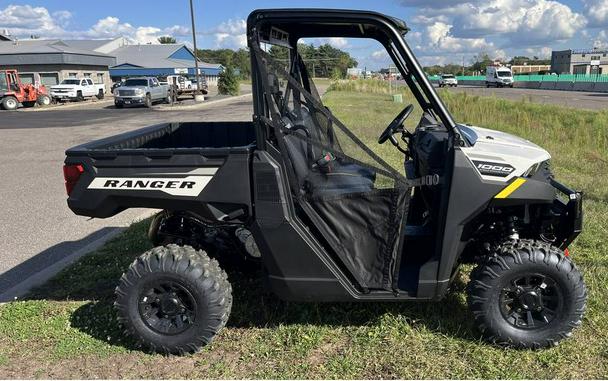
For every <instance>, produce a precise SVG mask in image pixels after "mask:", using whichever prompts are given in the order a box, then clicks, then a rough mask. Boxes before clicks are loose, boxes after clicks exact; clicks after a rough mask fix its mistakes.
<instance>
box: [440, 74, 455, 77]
mask: <svg viewBox="0 0 608 381" xmlns="http://www.w3.org/2000/svg"><path fill="white" fill-rule="evenodd" d="M442 77H443V78H454V76H453V75H452V74H444V75H442Z"/></svg>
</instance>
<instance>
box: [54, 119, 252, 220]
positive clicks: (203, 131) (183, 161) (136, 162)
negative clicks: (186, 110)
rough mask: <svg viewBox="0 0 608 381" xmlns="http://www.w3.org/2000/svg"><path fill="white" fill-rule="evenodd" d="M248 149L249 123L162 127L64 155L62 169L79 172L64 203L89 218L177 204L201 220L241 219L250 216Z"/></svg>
mask: <svg viewBox="0 0 608 381" xmlns="http://www.w3.org/2000/svg"><path fill="white" fill-rule="evenodd" d="M254 149H255V131H254V127H253V123H252V122H192V123H165V124H158V125H154V126H150V127H146V128H142V129H139V130H136V131H131V132H127V133H124V134H120V135H116V136H112V137H108V138H105V139H101V140H96V141H93V142H90V143H86V144H83V145H79V146H76V147H73V148H70V149H68V150H67V151H66V156H67V157H66V160H65V164H66V166H68V168H71V171H72V173H78V172H79V173H80V174H79V175H78V178H77V179H76V181H74V183H73V184H72V190H71V192H70V196H69V199H68V205H69V207H70V208H71V209H72V210H73V211H74V212H75V213H77V214H80V215H85V216H91V217H109V216H112V215H115V214H117V213H119V212H120V211H122V210H124V209H127V208H133V207H147V208H158V209H169V210H171V209H172V208H173V207H174V205H179V206H180V208H182V209H184V210H190V211H192V212H194V213H196V214H198V215H200V216H201V218H205V219H210V220H215V221H217V220H220V221H225V220H226V219H231V218H234V219H235V220H242V219H244V218H247V217H248V216H250V215H251V189H250V185H249V181H247V180H248V179H249V178H250V159H251V158H250V156H251V154H252V152H253V150H254ZM79 166H80V167H79ZM244 180H245V181H244ZM176 199H179V200H180V202H179V203H175V202H174V201H175V200H176ZM208 201H213V202H212V204H208V203H207V202H208Z"/></svg>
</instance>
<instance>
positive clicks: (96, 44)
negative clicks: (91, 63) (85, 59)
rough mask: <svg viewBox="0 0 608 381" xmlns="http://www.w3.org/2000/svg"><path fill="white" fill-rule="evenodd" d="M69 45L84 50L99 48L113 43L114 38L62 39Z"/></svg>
mask: <svg viewBox="0 0 608 381" xmlns="http://www.w3.org/2000/svg"><path fill="white" fill-rule="evenodd" d="M62 41H63V42H64V43H66V44H67V45H68V46H71V47H73V48H76V49H82V50H97V49H99V48H101V47H102V46H104V45H106V44H109V43H111V42H112V41H114V39H110V40H108V39H106V40H62Z"/></svg>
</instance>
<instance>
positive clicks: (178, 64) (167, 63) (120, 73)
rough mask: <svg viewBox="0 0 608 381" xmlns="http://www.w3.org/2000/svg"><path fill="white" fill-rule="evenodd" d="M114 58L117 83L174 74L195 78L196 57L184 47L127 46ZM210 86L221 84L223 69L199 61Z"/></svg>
mask: <svg viewBox="0 0 608 381" xmlns="http://www.w3.org/2000/svg"><path fill="white" fill-rule="evenodd" d="M110 54H112V55H114V56H115V57H116V65H114V66H112V67H110V75H111V76H112V79H113V80H115V81H116V80H120V79H121V78H126V77H132V76H152V77H166V76H167V75H173V74H185V75H188V76H189V77H194V75H195V65H194V64H195V62H194V53H193V52H192V50H190V49H189V48H188V47H187V46H186V45H184V44H146V45H124V46H121V47H119V48H117V49H115V50H113V51H111V52H110ZM198 65H199V70H200V71H201V74H202V73H204V75H205V77H206V78H207V82H208V83H210V84H213V83H217V79H218V77H219V74H220V73H221V71H222V70H223V67H222V66H221V65H218V64H210V63H206V62H203V61H201V60H198Z"/></svg>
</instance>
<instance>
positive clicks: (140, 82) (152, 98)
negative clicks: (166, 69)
mask: <svg viewBox="0 0 608 381" xmlns="http://www.w3.org/2000/svg"><path fill="white" fill-rule="evenodd" d="M113 93H114V105H115V106H116V108H123V106H131V105H144V106H146V107H152V103H154V102H158V101H162V102H165V103H171V92H170V89H169V86H167V85H161V84H160V82H159V81H158V79H156V78H154V77H139V78H129V79H127V80H126V81H125V83H124V84H122V85H121V86H119V87H117V88H116V89H114V92H113Z"/></svg>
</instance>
